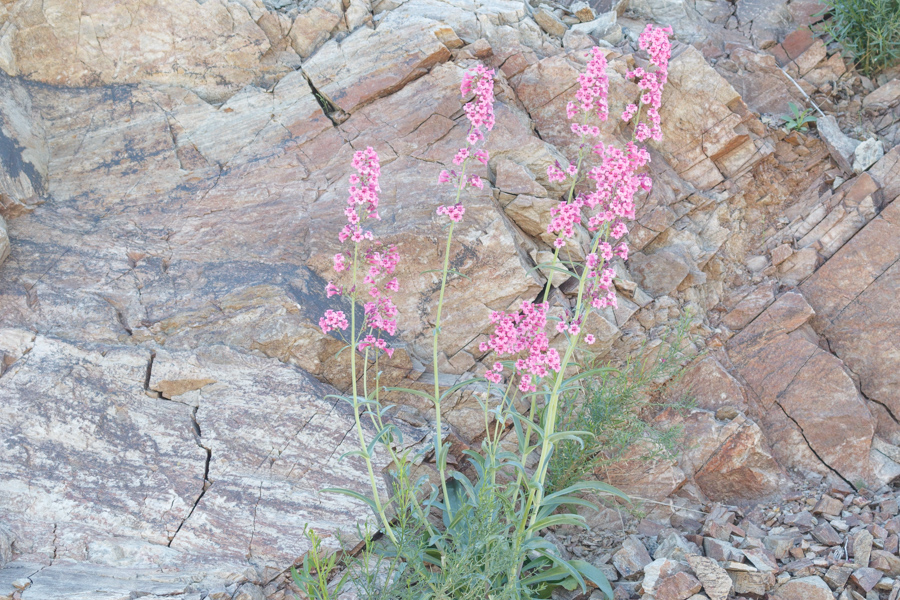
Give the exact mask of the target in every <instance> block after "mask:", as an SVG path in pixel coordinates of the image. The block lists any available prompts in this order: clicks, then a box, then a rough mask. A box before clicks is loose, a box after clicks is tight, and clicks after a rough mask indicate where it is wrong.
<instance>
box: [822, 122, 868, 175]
mask: <svg viewBox="0 0 900 600" xmlns="http://www.w3.org/2000/svg"><path fill="white" fill-rule="evenodd" d="M816 130H817V131H818V132H819V136H820V137H821V138H822V141H823V142H825V145H826V146H827V147H828V151H829V152H830V153H831V157H832V158H833V159H834V162H836V163H837V164H838V166H839V167H840V168H841V169H843V170H844V172H845V173H850V172H852V171H853V166H852V165H853V162H854V152H855V151H856V148H857V146H859V145H860V141H859V140H856V139H853V138H851V137H849V136H847V135H844V133H843V132H842V131H841V128H840V127H839V126H838V124H837V120H836V119H835V118H834V117H832V116H831V115H826V116H824V117H819V118H818V120H817V121H816Z"/></svg>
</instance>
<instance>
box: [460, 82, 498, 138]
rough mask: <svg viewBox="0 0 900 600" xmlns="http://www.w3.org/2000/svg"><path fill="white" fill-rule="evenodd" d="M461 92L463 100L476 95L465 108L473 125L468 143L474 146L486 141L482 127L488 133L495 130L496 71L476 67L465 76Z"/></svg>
mask: <svg viewBox="0 0 900 600" xmlns="http://www.w3.org/2000/svg"><path fill="white" fill-rule="evenodd" d="M459 91H460V93H461V94H462V97H463V98H465V97H466V96H468V95H469V94H471V93H474V94H475V99H474V100H472V101H471V102H467V103H466V106H465V107H464V110H465V111H466V117H468V119H469V123H471V124H472V127H471V129H470V130H469V137H468V141H469V144H472V145H474V144H475V143H477V142H479V141H481V140H483V139H484V133H483V132H482V131H481V128H482V127H484V128H485V129H487V130H488V131H490V130H491V129H493V128H494V70H493V69H490V70H489V69H485V68H484V65H476V66H475V68H474V69H472V70H471V71H467V72H466V74H465V75H463V79H462V83H461V84H460V86H459Z"/></svg>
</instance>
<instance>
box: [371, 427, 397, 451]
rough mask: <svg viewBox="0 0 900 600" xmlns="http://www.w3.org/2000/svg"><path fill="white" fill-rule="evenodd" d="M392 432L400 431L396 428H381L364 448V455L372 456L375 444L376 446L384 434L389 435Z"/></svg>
mask: <svg viewBox="0 0 900 600" xmlns="http://www.w3.org/2000/svg"><path fill="white" fill-rule="evenodd" d="M392 430H396V431H397V432H399V431H400V430H399V429H397V427H396V426H394V425H388V426H386V427H384V428H382V430H381V431H379V432H378V433H377V434H375V437H374V438H372V441H371V442H369V445H368V446H366V453H367V454H368V455H369V456H372V451H373V450H375V444H377V443H378V442H379V441H380V440H381V438H383V437H384V436H385V435H386V434H388V433H390V432H391V431H392ZM384 443H385V444H387V442H384Z"/></svg>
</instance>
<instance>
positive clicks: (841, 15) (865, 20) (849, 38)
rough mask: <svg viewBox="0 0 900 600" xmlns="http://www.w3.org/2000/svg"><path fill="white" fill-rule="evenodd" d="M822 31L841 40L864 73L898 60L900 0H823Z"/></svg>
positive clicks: (874, 71)
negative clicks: (824, 17) (824, 7)
mask: <svg viewBox="0 0 900 600" xmlns="http://www.w3.org/2000/svg"><path fill="white" fill-rule="evenodd" d="M824 3H825V5H826V6H827V9H826V10H825V13H824V14H830V16H831V18H830V19H827V20H825V21H824V22H823V24H822V26H821V28H822V32H823V33H826V34H828V35H830V36H831V37H832V38H834V39H835V40H836V41H838V42H840V44H841V46H842V47H843V49H844V52H845V53H846V54H847V55H848V56H849V57H850V58H851V59H852V60H853V61H854V63H855V64H856V66H857V67H858V68H859V69H860V70H861V71H862V72H863V73H865V74H866V75H868V76H870V77H871V76H872V75H875V74H877V73H878V72H879V71H882V70H884V69H886V68H888V67H890V66H892V65H894V64H896V63H897V61H898V60H900V0H825V2H824Z"/></svg>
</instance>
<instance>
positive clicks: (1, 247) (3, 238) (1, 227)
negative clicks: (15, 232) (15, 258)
mask: <svg viewBox="0 0 900 600" xmlns="http://www.w3.org/2000/svg"><path fill="white" fill-rule="evenodd" d="M7 256H9V233H8V232H7V229H6V221H5V220H4V219H3V216H0V265H2V264H3V261H4V260H6V257H7Z"/></svg>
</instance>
